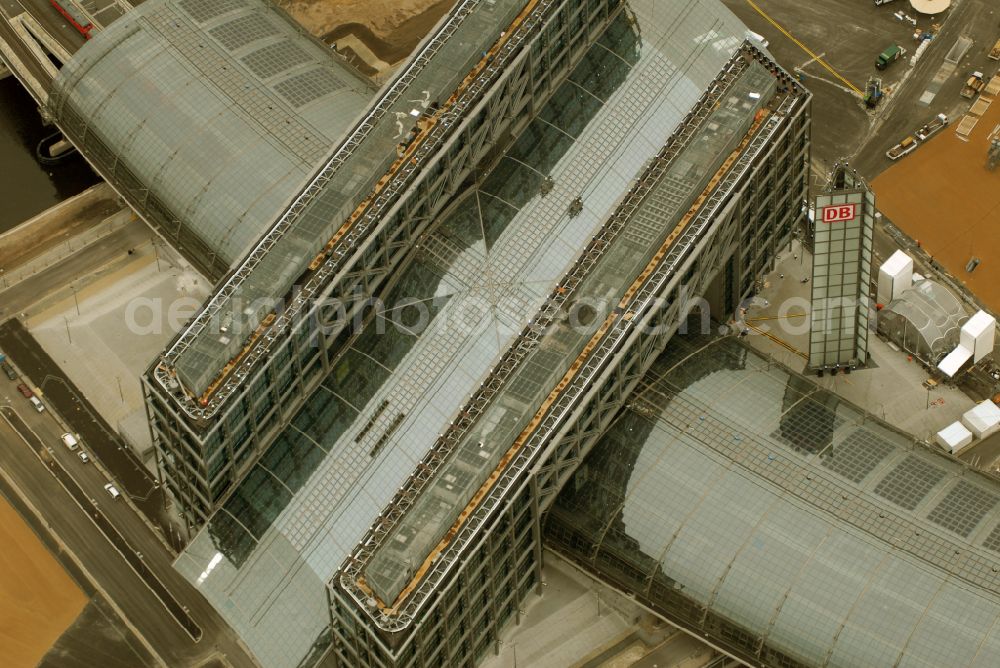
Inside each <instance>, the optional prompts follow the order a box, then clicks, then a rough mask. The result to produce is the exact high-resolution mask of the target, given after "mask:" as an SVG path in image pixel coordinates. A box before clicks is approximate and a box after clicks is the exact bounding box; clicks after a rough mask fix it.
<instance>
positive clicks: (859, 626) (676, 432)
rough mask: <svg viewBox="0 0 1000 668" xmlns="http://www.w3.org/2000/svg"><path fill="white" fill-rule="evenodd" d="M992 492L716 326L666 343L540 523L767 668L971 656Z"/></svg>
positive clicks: (994, 483) (995, 633)
mask: <svg viewBox="0 0 1000 668" xmlns="http://www.w3.org/2000/svg"><path fill="white" fill-rule="evenodd" d="M998 501H1000V483H998V480H997V479H996V478H993V477H988V476H986V475H984V474H980V473H978V472H976V471H974V470H971V469H969V468H968V467H967V466H965V465H963V464H961V463H960V462H958V461H957V460H955V459H954V458H952V457H950V456H946V455H944V454H943V453H940V452H938V451H933V450H931V449H930V446H925V445H924V444H918V443H915V442H914V440H912V439H911V438H909V437H907V436H905V435H903V434H900V433H898V432H896V431H895V430H893V429H891V428H890V427H888V426H887V425H885V424H883V423H881V422H879V421H878V420H875V419H874V418H872V417H871V416H870V415H867V414H865V413H864V412H862V411H861V410H859V409H858V408H856V407H854V406H852V405H849V404H848V403H846V402H844V401H843V400H841V399H840V398H838V397H837V396H836V395H833V394H832V393H830V392H828V391H826V390H823V389H820V388H819V387H817V386H816V385H815V384H814V383H813V382H812V381H810V380H808V379H806V378H804V377H802V376H799V375H797V374H795V373H793V372H790V371H788V370H786V369H785V368H783V367H781V366H779V365H778V364H776V363H774V362H772V361H770V360H768V359H766V358H764V357H762V356H760V355H759V354H757V353H755V352H752V351H751V350H750V349H748V348H746V347H744V346H743V345H741V344H739V343H737V342H736V341H735V340H734V339H732V338H715V339H713V338H710V337H707V336H675V337H674V339H673V340H671V342H670V345H669V346H668V347H667V350H666V352H665V353H664V354H663V355H662V356H661V358H660V359H659V360H658V361H657V362H656V363H655V364H654V366H653V368H652V369H651V370H650V371H649V372H648V373H647V374H646V376H645V378H644V379H643V381H642V382H641V384H640V386H639V388H638V389H637V390H636V394H635V395H633V399H632V400H631V401H630V404H629V408H628V409H627V410H625V411H624V412H623V414H622V415H621V416H619V418H618V419H617V421H616V422H615V424H614V425H613V426H612V428H611V429H609V431H608V432H607V433H606V434H605V435H604V437H602V439H601V441H599V443H598V444H597V445H596V446H595V448H594V449H593V450H592V451H591V453H590V454H589V455H588V457H587V458H586V460H585V461H584V464H583V465H582V467H581V468H580V469H579V470H578V471H577V473H576V474H575V475H574V477H573V478H572V479H571V480H570V481H569V482H568V483H567V485H566V487H565V488H564V489H563V491H562V492H561V493H560V496H559V498H558V499H557V501H556V503H555V505H554V506H553V508H552V510H551V511H550V513H549V516H548V520H547V525H546V529H545V531H546V540H547V541H548V544H549V545H550V546H553V547H555V548H556V549H558V550H559V551H562V552H565V553H567V554H569V555H570V556H571V557H573V558H574V559H575V560H577V561H579V562H581V563H583V564H584V565H585V566H586V567H588V568H589V569H590V570H592V571H594V572H596V573H597V574H598V575H599V576H600V577H603V578H607V579H610V580H612V581H614V582H615V583H616V584H617V585H619V586H621V587H623V588H624V589H626V590H628V591H631V592H634V593H635V594H636V595H637V596H638V597H639V598H640V599H641V600H642V601H644V602H646V603H648V604H650V605H652V606H653V607H654V608H657V609H659V610H660V611H663V612H665V613H667V614H668V615H673V617H674V618H675V619H677V620H678V621H680V622H683V623H684V624H686V625H687V626H689V627H691V628H694V629H697V630H698V631H703V632H708V633H709V634H711V635H714V636H715V638H716V640H719V641H721V642H724V643H726V644H728V645H729V646H730V647H736V648H738V649H741V650H743V651H745V652H747V653H748V654H750V655H755V656H756V658H758V659H759V660H762V662H763V663H765V664H768V665H782V666H794V665H805V666H821V665H822V666H844V667H851V668H853V667H856V666H923V667H926V668H932V667H936V666H952V667H958V666H980V667H982V668H986V667H987V666H997V665H1000V574H998V571H1000V506H998ZM758 648H760V652H759V654H758Z"/></svg>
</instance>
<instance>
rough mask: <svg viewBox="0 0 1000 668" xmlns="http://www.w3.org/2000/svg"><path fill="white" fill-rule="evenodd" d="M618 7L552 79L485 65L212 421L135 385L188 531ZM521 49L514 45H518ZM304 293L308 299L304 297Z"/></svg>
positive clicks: (541, 60) (600, 18)
mask: <svg viewBox="0 0 1000 668" xmlns="http://www.w3.org/2000/svg"><path fill="white" fill-rule="evenodd" d="M555 4H556V3H554V2H542V3H540V4H539V6H538V8H537V9H536V14H537V20H536V21H526V22H525V23H524V24H522V28H523V29H526V30H527V29H530V30H532V31H533V32H534V33H535V34H536V37H538V38H540V37H541V31H540V29H541V28H542V27H543V25H545V24H546V23H547V22H548V21H550V20H551V19H552V18H553V17H554V16H556V15H557V14H558V12H560V11H562V9H563V8H564V7H566V6H567V5H566V3H561V5H560V6H559V7H558V8H557V7H553V5H555ZM591 5H593V3H591ZM618 5H619V2H618V0H605V1H603V2H602V4H600V5H596V7H597V9H596V10H594V11H595V13H593V14H590V15H589V16H588V17H587V18H588V21H587V25H588V31H589V32H588V35H587V38H585V39H579V40H578V41H576V42H574V43H570V42H569V41H568V40H567V42H566V43H565V44H563V45H561V47H560V45H557V44H550V45H547V46H548V47H549V48H550V50H551V49H552V48H562V49H564V50H567V51H568V53H569V57H568V58H566V59H565V65H564V67H563V69H562V73H561V74H560V73H558V72H556V73H553V72H550V71H549V70H548V67H547V61H548V60H554V59H555V58H556V56H557V55H558V54H556V53H547V52H546V51H545V50H542V51H539V52H537V53H536V52H534V51H533V50H531V49H527V48H521V49H519V50H517V51H515V52H512V53H511V54H510V57H509V58H508V61H509V62H505V63H498V62H496V61H494V63H493V64H492V65H491V67H490V72H489V73H484V75H483V76H488V77H489V81H491V82H492V81H494V80H496V81H495V83H494V85H493V87H492V88H490V89H489V90H480V93H477V96H478V98H479V102H478V103H477V104H475V105H472V104H470V105H468V106H467V107H466V110H467V111H468V113H466V115H465V117H464V118H457V117H456V118H455V119H454V120H453V121H452V120H449V121H447V124H448V125H450V126H452V127H453V128H454V131H453V132H451V134H450V138H449V139H448V140H447V141H446V142H443V143H444V146H443V148H442V149H441V150H440V151H439V152H438V153H437V154H436V155H433V156H432V157H429V158H427V159H426V160H424V162H425V163H426V164H424V165H423V168H422V169H421V170H420V171H419V172H417V173H416V175H415V177H414V183H413V184H412V185H410V186H409V187H408V188H407V189H406V190H405V192H403V193H402V195H401V196H400V197H399V198H397V201H396V202H395V203H394V204H393V205H392V207H391V209H390V210H389V211H388V212H387V214H386V215H385V217H384V218H382V219H381V220H376V221H373V222H372V225H373V226H374V229H372V230H370V231H369V234H368V235H367V236H366V237H361V238H358V239H357V240H356V244H355V246H356V248H355V250H354V251H353V252H352V253H351V254H350V255H349V256H348V255H347V254H346V251H345V253H344V254H343V255H341V256H331V259H330V260H328V261H327V263H326V265H324V268H328V267H336V266H339V265H338V264H337V263H336V262H333V259H334V257H340V258H342V259H343V260H344V262H343V267H342V268H341V269H340V270H338V271H336V273H334V272H333V269H332V268H331V269H330V271H329V272H328V273H326V274H324V277H325V280H326V282H325V284H324V287H323V289H322V290H319V289H318V288H316V289H314V290H313V292H311V293H307V292H306V290H305V289H303V290H301V291H298V292H296V293H295V295H294V297H293V304H298V305H299V306H300V307H307V308H306V310H304V311H303V310H298V311H293V312H290V311H286V312H285V313H284V314H282V315H281V316H279V318H285V319H286V323H285V324H283V325H282V326H280V327H278V326H275V327H272V328H271V330H269V332H268V333H267V334H266V335H265V339H267V341H268V342H267V344H266V346H264V347H259V348H258V349H257V352H256V353H255V354H256V355H257V358H259V360H260V362H261V363H260V364H259V365H257V366H258V368H256V369H255V370H254V371H253V372H252V374H251V375H250V376H248V377H243V376H240V375H239V374H240V372H237V373H236V374H235V376H234V379H233V380H232V381H231V382H233V383H234V388H233V389H234V394H233V395H232V396H230V397H229V398H228V400H227V401H226V402H224V407H222V408H220V410H219V412H218V413H216V414H215V415H214V416H213V417H212V418H211V419H207V418H206V419H201V420H192V419H191V416H190V413H189V412H188V411H186V410H182V408H181V405H180V404H179V403H178V401H177V400H176V399H177V397H176V394H175V392H172V391H168V388H167V387H165V386H164V385H163V384H162V383H161V382H160V380H158V379H156V378H154V377H152V376H153V374H147V375H146V376H145V377H144V378H143V388H144V392H145V395H146V405H147V411H148V413H149V418H150V426H151V431H152V434H153V443H154V446H156V453H157V461H158V465H159V468H160V471H161V477H162V478H163V479H165V480H166V482H167V484H168V487H169V488H170V490H171V492H172V493H173V494H174V496H175V497H176V498H178V500H179V501H180V503H181V505H182V506H183V508H184V510H185V518H186V521H187V523H188V528H189V530H190V529H194V528H196V527H198V526H200V525H201V524H203V523H204V522H205V521H206V520H207V519H208V517H209V516H211V514H212V513H213V512H214V511H215V509H217V508H218V507H220V506H221V505H222V503H223V502H224V501H225V498H226V494H227V492H228V491H229V490H230V489H231V488H232V487H233V486H234V484H235V483H236V482H238V481H239V480H240V479H242V477H243V475H244V473H245V472H246V471H247V470H249V469H250V468H251V467H252V466H253V464H254V463H255V462H256V461H257V459H258V458H259V457H260V456H261V455H263V453H264V452H265V451H266V450H267V448H268V446H269V445H270V444H271V442H272V441H273V440H274V438H275V437H276V436H277V434H278V433H279V432H280V430H281V429H282V428H283V427H284V426H285V425H287V424H288V422H289V421H290V420H291V419H292V417H293V416H294V415H295V413H296V411H297V410H298V409H299V408H300V407H301V406H302V404H303V403H304V402H305V401H306V399H307V398H308V397H309V396H310V395H311V393H312V392H313V391H314V390H315V389H316V388H317V387H318V386H319V384H320V383H321V382H322V380H323V378H325V377H326V374H327V373H328V372H329V370H330V367H331V365H332V363H333V362H334V361H335V359H336V358H337V356H338V353H340V352H342V351H343V350H344V349H345V348H346V344H347V343H348V342H349V340H350V336H351V333H352V332H351V331H350V327H349V325H350V323H351V322H352V321H353V320H355V319H356V317H358V316H359V314H360V312H361V311H362V310H363V309H364V308H365V306H366V305H367V304H369V303H370V299H371V297H373V296H375V295H376V294H381V293H384V292H385V291H386V290H388V289H389V288H391V286H392V282H391V279H389V276H391V275H392V274H393V270H394V269H395V268H396V267H398V266H399V265H400V263H402V262H403V261H405V258H406V257H407V256H408V255H409V253H410V251H411V249H412V248H413V247H414V246H415V245H416V243H415V242H416V240H417V239H418V238H419V237H420V236H421V235H422V234H424V233H425V232H426V231H427V230H428V227H429V225H430V223H431V221H432V220H434V219H435V217H436V216H437V215H438V214H439V213H440V212H441V211H443V209H444V208H445V207H446V206H447V205H448V204H449V203H450V202H451V201H452V199H453V198H454V196H455V195H456V194H457V193H458V192H459V191H460V190H461V189H462V186H463V184H465V183H466V182H467V180H468V179H469V178H470V176H472V175H474V174H475V172H476V171H478V170H480V169H482V168H483V163H484V161H485V160H487V159H488V158H489V157H490V156H493V157H496V156H495V152H496V148H497V144H498V142H499V141H503V140H505V139H506V138H509V137H511V136H516V135H517V134H518V133H519V131H520V130H521V129H522V128H523V127H524V126H525V125H526V124H527V123H528V122H530V120H531V118H533V117H534V115H535V113H536V110H537V109H539V108H541V106H543V105H544V103H545V102H546V101H547V100H548V98H549V96H550V95H551V94H552V92H554V91H555V90H556V89H557V88H558V86H559V84H560V83H561V81H562V78H564V77H565V76H568V74H569V72H571V71H572V69H573V67H574V66H575V65H576V64H577V63H578V62H579V61H580V59H581V58H582V57H583V54H584V53H585V51H586V49H585V48H584V47H585V45H588V44H589V43H590V42H591V41H593V39H596V36H598V35H600V34H601V32H602V31H603V30H604V28H605V27H606V26H607V25H608V23H609V22H610V21H611V20H612V19H613V18H614V16H616V15H617V14H616V10H615V9H614V8H615V7H617V6H618ZM543 19H544V20H543ZM528 43H530V42H525V41H522V42H521V44H522V46H526V45H527V44H528ZM498 58H499V56H498ZM501 65H503V67H500V66H501ZM494 69H496V72H494V71H493V70H494ZM485 85H486V84H485V83H484V84H483V87H484V88H485ZM477 90H479V89H477ZM444 123H445V122H444V121H443V122H442V124H444ZM322 271H323V270H322V269H321V272H322ZM309 295H312V296H313V298H311V299H310V298H307V297H308V296H309ZM337 300H339V301H340V302H341V303H342V304H344V305H345V306H346V315H347V317H345V318H343V319H339V322H337V323H334V324H332V325H330V324H324V323H325V320H324V318H325V316H324V313H323V309H324V305H327V304H329V303H330V302H331V301H337ZM265 348H266V350H265ZM265 352H266V355H265ZM257 358H255V359H257ZM251 366H252V365H251ZM217 462H225V464H218V463H217ZM237 462H239V463H238V464H237Z"/></svg>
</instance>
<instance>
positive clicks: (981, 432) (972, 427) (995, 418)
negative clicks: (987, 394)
mask: <svg viewBox="0 0 1000 668" xmlns="http://www.w3.org/2000/svg"><path fill="white" fill-rule="evenodd" d="M962 424H964V425H965V426H966V427H968V428H969V431H971V432H972V433H973V434H975V436H976V438H986V437H987V436H989V435H990V434H992V433H993V432H995V431H997V430H1000V406H997V405H996V404H995V403H993V402H992V401H990V400H988V399H987V400H986V401H984V402H982V403H980V404H977V405H976V407H975V408H973V409H972V410H969V411H966V413H965V414H964V415H963V416H962Z"/></svg>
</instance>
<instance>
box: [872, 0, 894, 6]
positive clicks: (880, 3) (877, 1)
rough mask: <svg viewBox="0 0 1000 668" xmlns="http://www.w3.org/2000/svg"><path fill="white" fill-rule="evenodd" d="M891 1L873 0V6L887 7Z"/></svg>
mask: <svg viewBox="0 0 1000 668" xmlns="http://www.w3.org/2000/svg"><path fill="white" fill-rule="evenodd" d="M890 2H892V0H875V6H876V7H878V6H880V5H888V4H889V3H890Z"/></svg>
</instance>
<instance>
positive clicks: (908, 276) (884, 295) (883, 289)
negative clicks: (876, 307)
mask: <svg viewBox="0 0 1000 668" xmlns="http://www.w3.org/2000/svg"><path fill="white" fill-rule="evenodd" d="M911 285H913V258H911V257H910V256H909V255H907V254H906V253H904V252H903V251H901V250H898V251H896V252H895V253H893V254H892V255H891V256H890V257H889V259H888V260H886V261H885V262H883V263H882V266H881V267H879V270H878V293H877V299H878V302H879V303H880V304H888V303H889V302H891V301H892V300H894V299H898V298H899V296H900V295H902V294H903V291H904V290H907V289H909V287H910V286H911Z"/></svg>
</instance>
